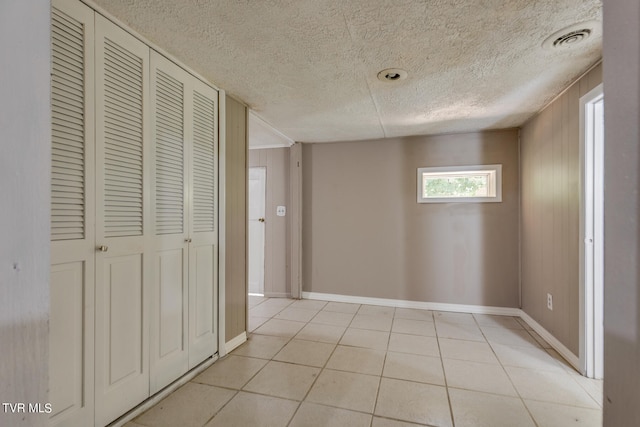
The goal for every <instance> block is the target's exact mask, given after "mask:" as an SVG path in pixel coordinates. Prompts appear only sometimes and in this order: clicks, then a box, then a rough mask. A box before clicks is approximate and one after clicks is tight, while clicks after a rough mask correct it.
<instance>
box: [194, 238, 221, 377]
mask: <svg viewBox="0 0 640 427" xmlns="http://www.w3.org/2000/svg"><path fill="white" fill-rule="evenodd" d="M189 255H190V256H189V263H190V271H191V272H192V274H191V275H190V276H189V292H190V293H189V297H190V305H189V367H190V368H193V367H194V366H196V365H197V364H198V363H200V362H202V361H203V360H205V359H206V358H207V357H210V356H211V355H213V354H214V353H215V352H216V351H217V348H216V342H217V341H216V339H215V338H216V337H217V334H216V329H215V328H216V327H217V324H216V322H215V315H216V313H217V311H216V310H215V304H216V302H217V301H216V297H215V293H214V292H215V286H214V283H216V272H217V268H216V258H217V253H216V247H215V245H212V244H206V245H202V246H197V245H196V244H193V243H192V244H191V248H190V254H189Z"/></svg>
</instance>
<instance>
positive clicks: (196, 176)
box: [186, 78, 218, 369]
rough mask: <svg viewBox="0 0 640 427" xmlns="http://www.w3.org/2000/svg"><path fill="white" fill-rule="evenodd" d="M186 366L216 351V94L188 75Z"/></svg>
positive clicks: (192, 364) (191, 365) (197, 362)
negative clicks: (187, 340)
mask: <svg viewBox="0 0 640 427" xmlns="http://www.w3.org/2000/svg"><path fill="white" fill-rule="evenodd" d="M186 103H187V107H188V108H189V110H188V111H190V112H189V114H188V117H192V119H193V120H192V121H191V122H189V126H188V128H189V129H190V132H191V137H190V140H191V144H190V151H189V171H190V175H189V182H190V183H191V185H190V186H189V189H190V192H189V200H191V203H190V205H189V369H191V368H193V367H195V366H196V365H197V364H199V363H200V362H202V361H203V360H204V359H206V358H207V357H209V356H211V355H213V354H214V353H215V352H216V351H217V350H218V332H217V331H218V324H217V318H218V309H217V307H218V298H217V297H218V279H217V277H218V246H217V242H218V228H217V217H216V212H217V209H218V171H217V168H216V165H217V164H218V121H217V117H218V92H217V91H216V90H214V89H212V88H211V87H210V86H207V85H205V84H204V83H202V82H201V81H200V80H197V79H195V78H194V79H191V81H190V86H189V90H188V91H187V98H186Z"/></svg>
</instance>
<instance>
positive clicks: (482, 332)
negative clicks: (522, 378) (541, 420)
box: [471, 314, 539, 427]
mask: <svg viewBox="0 0 640 427" xmlns="http://www.w3.org/2000/svg"><path fill="white" fill-rule="evenodd" d="M471 316H472V317H473V320H474V321H475V322H476V324H477V325H478V329H479V330H480V333H481V334H482V336H483V338H484V339H485V341H486V343H487V344H488V345H489V348H490V349H491V352H492V353H493V355H494V356H495V358H496V360H497V361H498V363H499V364H500V367H501V368H502V371H503V372H504V374H505V375H506V376H507V378H508V379H509V383H510V384H511V387H513V389H514V390H515V392H516V394H517V395H518V399H520V402H521V403H522V405H523V406H524V409H525V410H526V411H527V414H529V418H530V419H531V421H532V422H533V424H534V425H535V426H536V427H539V424H538V422H537V421H536V419H535V418H534V416H533V414H532V413H531V410H530V409H529V407H528V406H527V403H526V402H525V401H524V398H523V397H522V395H521V394H520V390H518V388H517V387H516V385H515V383H514V382H513V379H512V378H511V375H509V373H508V372H507V370H506V368H505V367H504V364H503V363H502V360H500V358H499V357H498V354H497V353H496V351H495V349H494V348H493V345H492V344H491V342H489V339H488V338H487V336H486V335H485V334H484V331H483V330H482V328H481V327H480V323H479V322H478V319H476V316H474V315H473V314H472V315H471ZM525 330H526V329H525ZM529 335H530V334H529ZM532 338H533V337H532ZM534 341H535V339H534ZM536 343H537V341H536Z"/></svg>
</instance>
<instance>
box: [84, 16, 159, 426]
mask: <svg viewBox="0 0 640 427" xmlns="http://www.w3.org/2000/svg"><path fill="white" fill-rule="evenodd" d="M148 104H149V48H148V47H147V46H146V45H145V44H143V43H142V42H140V41H139V40H137V39H136V38H134V37H133V36H131V35H130V34H129V33H127V32H125V31H124V30H122V29H121V28H119V27H117V26H115V25H114V24H112V23H111V22H110V21H108V20H107V19H105V18H103V17H102V16H100V15H96V248H97V249H96V334H95V340H96V344H95V351H96V358H95V361H96V378H95V382H96V396H95V401H96V424H98V425H105V424H107V423H109V422H111V421H112V420H114V419H115V418H117V417H118V416H120V415H122V414H123V413H125V412H126V411H127V410H129V409H131V408H132V407H134V406H135V405H136V404H138V403H140V402H141V401H142V400H144V399H145V398H146V397H148V396H149V378H150V377H149V354H148V351H149V341H148V340H149V329H148V328H149V307H148V305H149V301H148V300H149V295H148V293H149V283H150V282H149V280H150V275H151V274H150V273H151V268H152V263H151V256H149V254H150V250H149V248H150V247H151V243H152V242H151V240H150V239H151V238H152V235H151V233H150V224H149V223H150V206H149V205H150V203H149V199H150V180H149V175H150V168H149V162H150V160H149V157H150V155H149V150H150V144H149V141H150V135H149V131H148V128H149V111H148V108H149V107H148Z"/></svg>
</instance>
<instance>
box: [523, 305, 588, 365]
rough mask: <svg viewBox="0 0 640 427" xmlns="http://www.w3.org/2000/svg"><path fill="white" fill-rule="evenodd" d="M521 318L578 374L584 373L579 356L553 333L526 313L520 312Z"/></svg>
mask: <svg viewBox="0 0 640 427" xmlns="http://www.w3.org/2000/svg"><path fill="white" fill-rule="evenodd" d="M520 318H521V319H522V320H524V321H525V322H526V323H527V325H529V326H531V329H533V330H534V331H535V332H537V333H538V335H540V336H541V337H542V339H544V340H545V341H546V342H547V343H548V344H549V345H550V346H551V347H552V348H553V349H554V350H555V351H557V352H558V353H560V356H562V357H563V358H564V359H565V360H566V361H567V362H569V364H571V366H573V367H574V368H575V369H576V370H577V371H578V372H580V373H582V370H581V369H580V359H579V358H578V356H576V355H575V354H573V352H572V351H571V350H569V349H568V348H567V347H566V346H565V345H564V344H562V343H561V342H560V341H558V339H557V338H556V337H554V336H553V335H552V334H551V332H549V331H547V330H546V329H545V328H544V327H542V325H540V324H539V323H538V322H536V321H535V320H534V319H533V317H531V316H529V315H528V314H527V313H525V312H524V311H522V310H520Z"/></svg>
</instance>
